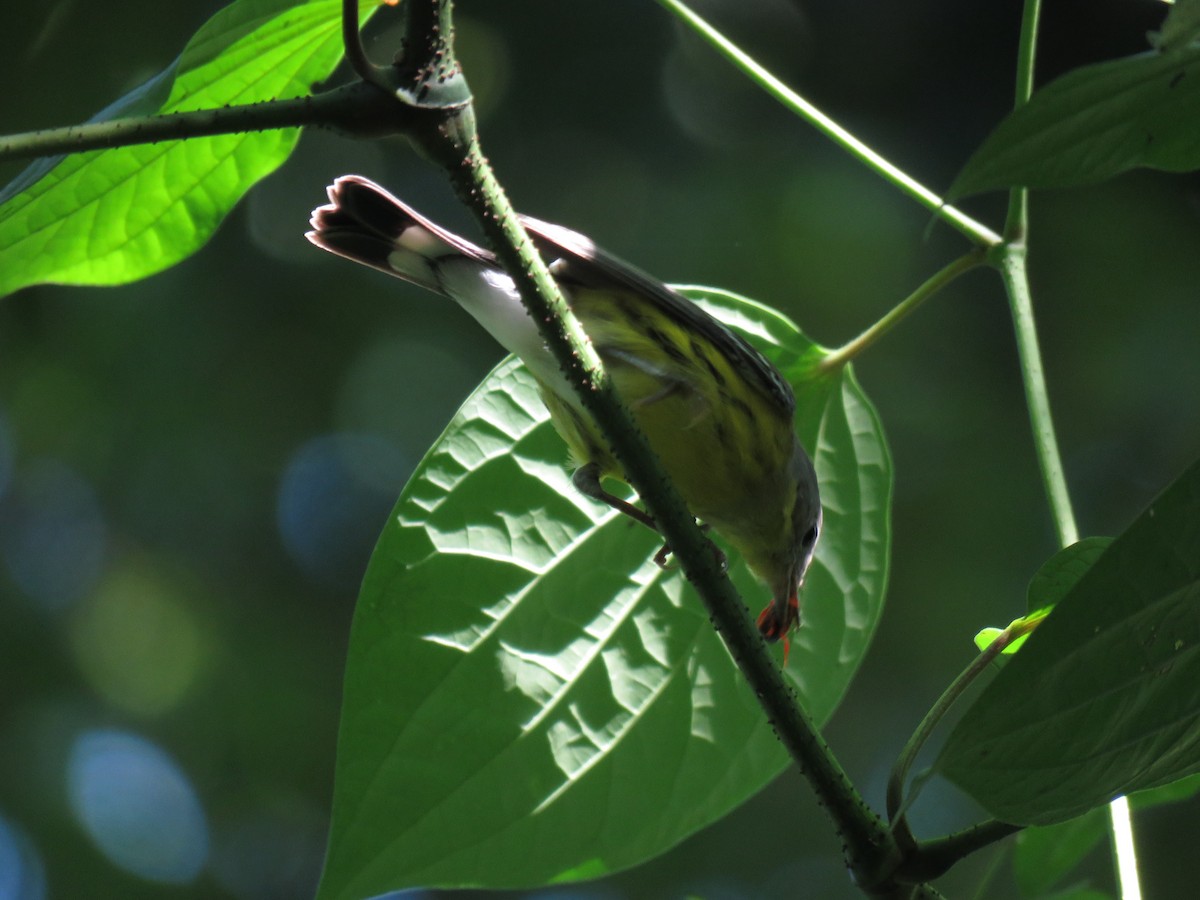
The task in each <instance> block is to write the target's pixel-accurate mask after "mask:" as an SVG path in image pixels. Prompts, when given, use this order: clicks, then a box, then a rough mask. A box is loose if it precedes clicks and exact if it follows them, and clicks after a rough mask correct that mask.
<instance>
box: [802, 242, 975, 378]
mask: <svg viewBox="0 0 1200 900" xmlns="http://www.w3.org/2000/svg"><path fill="white" fill-rule="evenodd" d="M985 260H986V255H985V253H984V251H983V250H982V249H980V248H975V249H974V250H971V251H970V252H968V253H965V254H963V255H962V256H960V257H959V258H958V259H956V260H954V261H953V262H951V263H950V264H949V265H947V266H945V267H944V268H942V269H941V270H940V271H938V272H935V273H934V274H933V275H932V276H931V277H930V278H929V279H927V280H926V281H925V283H924V284H922V285H921V286H920V287H918V288H917V289H916V290H915V291H913V292H912V293H911V294H909V295H908V296H907V297H905V298H904V299H903V300H901V301H900V302H899V303H897V304H896V305H895V306H894V307H892V309H891V310H890V311H889V312H888V313H887V314H886V315H884V316H883V318H881V319H880V320H879V321H877V322H876V323H875V324H873V325H872V326H871V327H870V328H868V329H867V330H866V331H864V332H863V333H862V334H860V335H859V336H858V337H856V338H854V339H853V340H851V341H848V342H846V343H845V344H843V345H842V346H840V347H838V348H837V349H836V350H833V351H832V352H830V353H829V354H827V355H826V356H825V357H824V358H823V359H822V360H821V361H820V362H819V363H818V364H817V371H818V372H829V371H832V370H834V369H838V368H841V367H842V366H844V365H845V364H846V363H848V362H850V360H852V359H854V358H855V357H856V356H858V354H859V353H861V352H862V351H864V350H866V349H867V348H868V347H870V346H871V345H872V344H874V343H875V342H876V341H877V340H879V339H880V338H881V337H883V336H884V335H885V334H887V333H888V332H889V331H891V330H892V329H893V328H894V327H895V326H896V325H898V324H899V323H900V322H901V321H902V320H903V319H904V318H905V317H907V316H908V314H909V313H911V312H913V311H914V310H916V308H917V307H918V306H920V305H921V304H922V303H924V302H925V301H926V300H928V299H929V298H930V297H932V296H933V295H934V294H936V293H937V292H938V291H940V290H941V289H942V288H944V287H946V286H947V285H948V284H950V282H952V281H954V279H956V278H958V277H959V276H960V275H963V274H965V273H967V272H969V271H971V270H972V269H974V268H975V267H976V266H978V265H981V264H982V263H983V262H984V261H985Z"/></svg>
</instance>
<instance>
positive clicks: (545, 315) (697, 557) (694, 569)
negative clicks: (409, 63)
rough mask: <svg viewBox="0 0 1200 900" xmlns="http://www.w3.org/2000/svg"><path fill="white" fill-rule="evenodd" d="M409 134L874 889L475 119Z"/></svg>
mask: <svg viewBox="0 0 1200 900" xmlns="http://www.w3.org/2000/svg"><path fill="white" fill-rule="evenodd" d="M408 5H409V8H410V16H411V18H410V20H409V25H410V32H409V34H408V37H407V39H406V47H407V48H410V49H411V48H413V47H422V48H423V49H424V51H425V52H426V53H427V54H429V55H430V56H431V57H433V58H437V59H440V60H441V61H442V62H443V63H444V64H449V63H450V61H451V60H453V58H454V57H453V47H452V44H451V42H450V40H449V37H448V36H449V29H448V28H446V27H445V24H446V23H445V20H444V19H443V18H441V17H435V15H434V13H435V12H444V11H446V10H448V8H449V5H450V4H449V3H448V2H443V0H424V2H416V0H410V3H409V4H408ZM435 18H436V19H437V21H438V23H439V30H438V35H439V36H440V38H441V40H442V42H443V43H442V45H441V46H440V48H438V49H437V50H436V51H434V50H431V48H429V47H428V46H427V45H423V44H420V43H419V41H420V36H419V35H417V34H414V33H412V31H411V28H412V27H413V24H414V23H415V22H417V21H419V20H422V19H423V20H424V21H427V22H428V21H433V20H435ZM455 65H456V64H455ZM412 136H413V137H414V138H415V139H416V140H417V142H418V144H419V146H420V149H421V150H422V151H423V152H424V153H425V154H426V155H427V156H429V157H430V158H432V159H434V160H436V161H438V162H439V164H440V165H441V166H442V167H443V168H444V169H445V171H446V174H447V176H448V177H449V179H450V180H451V182H452V183H453V185H454V187H455V189H456V191H457V192H458V194H459V196H460V198H461V199H462V201H463V203H464V205H466V206H467V207H468V208H469V209H470V211H471V212H472V214H473V215H474V216H475V218H476V220H477V222H478V224H479V227H480V228H481V229H482V230H483V232H484V233H485V234H486V236H487V238H488V242H489V244H490V245H491V247H492V249H493V250H494V251H495V253H496V256H497V258H498V259H499V261H500V262H501V263H502V264H503V266H504V268H505V270H506V271H507V272H508V273H509V275H510V276H511V277H512V278H513V281H514V282H515V284H516V287H517V290H518V291H519V293H520V295H521V299H522V301H523V302H524V303H525V306H526V309H527V310H528V312H529V314H530V316H532V318H533V319H534V321H535V322H536V323H537V324H538V328H539V331H540V332H541V335H542V337H543V338H544V340H545V341H546V345H547V347H548V348H549V349H550V351H551V352H552V353H553V354H554V356H555V358H556V359H557V360H558V362H559V365H560V366H561V367H562V370H563V372H564V374H565V375H566V377H567V379H568V381H569V382H570V384H571V386H572V388H574V389H575V390H576V392H577V394H578V396H579V398H580V399H581V401H582V402H583V404H584V406H585V408H586V409H587V410H588V412H589V413H590V414H591V415H592V416H593V417H594V418H595V420H596V422H597V424H598V425H599V426H600V429H601V431H602V432H603V433H604V435H605V437H606V438H607V439H608V441H609V442H610V444H611V446H612V448H613V451H614V453H615V454H616V456H617V458H618V460H619V461H620V463H621V466H622V468H623V470H624V472H625V474H626V476H627V477H628V480H629V482H630V483H631V484H632V485H633V487H634V489H635V490H636V491H637V493H638V496H639V497H641V499H642V501H643V502H644V503H645V504H646V507H647V508H648V509H649V511H650V513H651V515H652V516H653V517H654V520H655V522H656V523H657V524H658V526H659V527H660V529H661V530H662V533H663V536H664V537H665V539H666V541H667V543H668V544H669V545H670V547H671V550H672V552H673V553H674V554H675V555H676V557H677V558H678V559H679V561H680V563H681V565H682V566H683V570H684V573H685V574H686V575H687V577H688V579H689V580H690V581H691V582H692V584H693V586H694V587H695V588H696V591H697V593H698V594H699V595H700V598H701V600H702V601H703V603H704V605H705V608H706V609H707V610H708V612H709V614H710V616H711V617H712V620H713V624H714V627H715V628H716V629H717V630H718V631H719V633H720V634H721V636H722V638H723V639H724V641H725V644H726V646H727V647H728V649H729V652H730V654H731V656H732V657H733V660H734V661H735V663H736V664H737V665H738V667H739V668H740V670H741V671H742V674H743V675H744V676H745V678H746V680H747V681H748V682H749V684H750V687H751V689H752V690H753V691H754V692H755V694H756V695H757V696H758V697H759V698H760V701H761V703H762V705H763V708H764V709H765V710H766V712H767V715H768V717H769V719H770V720H771V722H772V723H773V724H774V727H775V730H776V732H777V733H778V734H779V737H780V739H781V740H782V741H783V743H784V745H785V746H786V747H787V749H788V751H789V752H790V753H791V755H792V757H793V759H795V760H796V762H797V763H798V764H799V765H800V767H801V769H802V770H803V771H804V774H805V776H806V777H807V778H808V780H809V782H810V783H811V784H812V787H813V790H814V791H815V792H816V794H817V797H818V799H819V800H820V802H821V804H822V805H823V806H824V807H825V808H826V809H827V810H828V811H829V813H830V815H831V816H832V817H833V819H834V821H835V824H836V826H837V828H838V831H839V833H840V834H841V836H842V838H843V840H844V842H845V845H846V856H847V862H848V864H849V865H850V867H851V868H852V870H853V871H854V872H855V875H856V880H857V882H858V884H859V885H860V887H863V888H864V889H871V888H873V887H875V886H877V885H881V884H885V883H887V882H889V881H890V874H891V872H892V871H893V870H894V869H895V867H896V866H897V865H898V863H899V858H898V854H897V851H896V847H895V843H894V841H893V840H892V839H891V836H890V834H889V833H888V831H887V829H886V828H885V827H884V825H883V823H882V822H881V821H880V820H879V818H878V817H877V816H876V815H875V814H874V813H873V812H872V811H871V810H870V808H869V807H867V805H866V804H865V802H864V801H863V800H862V798H861V797H860V796H859V795H858V793H857V792H856V791H855V790H854V788H853V786H852V785H851V784H850V781H849V779H848V778H847V776H846V774H845V772H844V771H843V769H842V768H841V766H840V765H839V764H838V762H837V760H836V759H835V758H834V757H833V754H832V753H831V752H830V751H829V748H828V746H827V745H826V744H825V742H824V740H823V739H822V737H821V735H820V733H819V732H818V731H817V728H816V726H815V725H814V724H813V722H812V720H811V719H810V718H809V717H808V715H807V714H806V713H805V712H804V710H802V709H801V708H800V706H799V704H798V703H797V702H796V699H795V693H794V691H793V689H792V688H791V687H790V686H789V685H788V684H787V682H786V681H785V680H784V677H783V674H782V672H781V671H780V669H779V667H778V666H777V665H776V663H775V661H774V659H773V658H772V657H771V655H770V653H769V652H768V650H767V647H766V645H765V644H764V642H763V640H762V637H761V635H759V633H758V630H757V629H756V628H755V627H754V625H753V623H752V622H751V620H750V617H749V616H748V615H747V612H746V606H745V603H744V602H743V601H742V599H741V598H740V597H739V596H738V594H737V592H736V590H735V589H734V588H733V585H732V584H731V583H730V582H729V579H728V578H727V577H726V575H725V574H724V572H723V571H722V570H721V567H720V565H719V563H718V562H717V560H716V558H715V557H714V554H713V553H712V550H711V547H710V545H709V543H708V540H707V539H706V538H705V537H704V535H703V534H702V533H701V531H700V529H699V527H698V526H697V525H696V521H695V519H694V518H693V516H692V515H691V513H690V512H689V511H688V509H687V507H686V506H685V505H684V504H683V501H682V500H681V499H680V498H679V496H678V494H677V492H676V491H675V489H674V486H673V485H672V484H671V482H670V479H669V478H668V476H667V474H666V473H665V472H664V471H663V469H662V466H661V465H660V464H659V462H658V460H657V458H656V457H655V456H654V454H653V452H652V451H651V450H650V448H649V446H648V445H647V444H646V440H645V437H644V436H643V435H642V434H641V432H640V431H639V430H638V429H637V427H636V425H635V424H634V423H633V421H632V419H631V417H630V415H629V412H628V410H627V409H626V408H625V407H624V405H623V404H622V402H621V400H620V398H619V396H618V395H617V393H616V391H615V390H614V388H613V387H612V384H611V382H610V381H609V380H608V378H607V377H606V374H605V372H604V370H603V366H602V365H601V363H600V360H599V358H598V357H597V356H596V353H595V351H594V350H593V349H592V347H591V345H590V343H589V342H588V341H587V339H586V335H585V334H584V332H583V329H582V328H581V327H580V325H579V323H578V321H577V320H576V319H575V317H574V315H573V314H572V313H571V311H570V309H569V308H568V307H567V305H566V302H565V301H564V299H563V298H562V295H561V294H560V292H559V290H558V286H557V285H556V284H555V283H554V280H553V279H552V278H551V276H550V274H549V272H548V271H547V270H546V267H545V264H544V263H543V262H542V260H541V259H540V258H539V257H538V255H537V253H536V251H535V250H534V248H533V246H532V244H531V242H530V241H529V238H528V236H527V235H526V234H525V232H524V230H523V229H522V228H521V226H520V223H519V222H518V220H517V218H516V214H515V213H514V211H513V209H512V207H511V205H510V204H509V201H508V198H507V196H506V195H505V193H504V191H503V189H502V188H501V186H500V185H499V183H498V182H497V181H496V178H495V175H494V174H493V172H492V170H491V168H490V166H489V165H488V163H487V161H486V160H485V158H484V156H483V153H482V151H481V149H480V145H479V142H478V139H477V136H476V134H475V132H474V128H473V121H468V119H467V116H466V111H465V110H464V111H462V112H455V113H453V114H450V115H448V116H447V117H446V118H445V120H444V121H443V122H442V123H441V124H440V125H439V127H437V128H434V129H428V130H426V129H422V130H420V131H418V132H415V133H414V134H413V135H412Z"/></svg>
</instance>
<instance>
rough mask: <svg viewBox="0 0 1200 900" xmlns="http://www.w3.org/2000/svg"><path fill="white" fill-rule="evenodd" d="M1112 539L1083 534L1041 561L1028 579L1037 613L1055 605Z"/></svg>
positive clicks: (1030, 604) (1031, 605) (1032, 606)
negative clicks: (1084, 535)
mask: <svg viewBox="0 0 1200 900" xmlns="http://www.w3.org/2000/svg"><path fill="white" fill-rule="evenodd" d="M1112 542H1113V539H1112V538H1110V537H1089V538H1084V539H1083V540H1081V541H1077V542H1076V543H1074V544H1072V545H1071V546H1070V547H1064V548H1063V549H1062V550H1059V551H1058V552H1057V553H1055V554H1054V555H1053V556H1052V557H1050V558H1049V559H1048V560H1046V561H1045V562H1044V563H1042V567H1041V568H1040V569H1038V570H1037V572H1035V573H1034V575H1033V578H1032V579H1031V580H1030V582H1029V599H1028V609H1029V611H1030V612H1031V613H1035V612H1038V611H1039V610H1043V609H1048V608H1049V607H1052V606H1054V605H1056V604H1057V603H1058V601H1060V600H1061V599H1062V598H1063V597H1065V596H1066V595H1067V594H1068V593H1069V592H1070V590H1071V588H1073V587H1075V585H1076V584H1077V583H1078V582H1079V579H1080V578H1082V577H1083V576H1084V574H1085V573H1086V572H1087V571H1088V570H1089V569H1090V568H1091V567H1092V566H1093V565H1095V563H1096V560H1097V559H1099V558H1100V554H1102V553H1103V552H1104V551H1105V549H1107V547H1108V546H1109V545H1110V544H1111V543H1112Z"/></svg>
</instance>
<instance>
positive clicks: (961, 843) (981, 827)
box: [901, 819, 1024, 880]
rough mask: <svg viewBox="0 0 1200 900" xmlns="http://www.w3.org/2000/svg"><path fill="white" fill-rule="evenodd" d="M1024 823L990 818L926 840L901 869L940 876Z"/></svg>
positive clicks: (915, 875) (921, 875) (929, 876)
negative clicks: (943, 835)
mask: <svg viewBox="0 0 1200 900" xmlns="http://www.w3.org/2000/svg"><path fill="white" fill-rule="evenodd" d="M1023 827H1024V826H1021V825H1011V824H1009V823H1008V822H998V821H996V820H995V819H990V820H989V821H987V822H981V823H979V824H978V825H972V826H971V827H970V828H967V829H965V830H963V831H956V832H955V833H954V834H948V835H946V836H945V837H940V838H934V839H933V840H931V841H922V842H921V843H920V845H919V846H918V848H917V852H916V853H915V854H914V855H913V856H911V857H910V858H909V859H908V860H906V862H905V866H904V868H903V869H902V870H901V871H902V873H903V874H904V875H906V876H909V877H911V878H914V879H921V880H926V879H932V878H937V877H938V876H939V875H944V874H945V873H946V872H948V871H949V870H950V869H951V868H952V867H953V866H954V864H955V863H957V862H959V861H960V860H962V859H964V858H966V857H968V856H970V855H971V854H972V853H975V852H976V851H977V850H982V849H983V848H984V847H987V846H988V845H990V844H994V843H996V841H1002V840H1004V839H1005V838H1006V837H1010V836H1012V835H1014V834H1016V833H1017V832H1018V831H1020V830H1021V829H1022V828H1023Z"/></svg>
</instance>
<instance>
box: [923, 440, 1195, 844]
mask: <svg viewBox="0 0 1200 900" xmlns="http://www.w3.org/2000/svg"><path fill="white" fill-rule="evenodd" d="M1198 508H1200V463H1197V464H1193V466H1192V467H1191V468H1190V469H1189V470H1188V471H1187V472H1185V473H1184V474H1183V475H1182V476H1180V478H1179V479H1178V480H1177V481H1175V483H1174V484H1172V485H1171V486H1170V487H1169V488H1168V489H1167V490H1166V491H1164V492H1163V494H1161V495H1160V496H1159V497H1158V498H1157V499H1156V500H1155V501H1154V503H1153V504H1152V505H1151V506H1150V507H1149V508H1148V509H1147V510H1146V511H1145V512H1144V513H1143V514H1142V515H1141V516H1140V517H1139V518H1138V519H1137V520H1136V521H1135V522H1134V523H1133V525H1132V526H1130V528H1129V529H1128V530H1127V531H1126V532H1125V533H1124V534H1123V535H1121V536H1120V537H1119V538H1117V539H1116V540H1115V541H1114V542H1113V543H1112V544H1111V545H1110V546H1109V547H1108V549H1107V550H1105V551H1104V553H1103V554H1101V556H1100V557H1099V559H1097V560H1096V562H1095V564H1094V565H1093V566H1092V567H1091V568H1090V569H1089V570H1088V571H1087V572H1086V573H1085V574H1084V575H1083V576H1082V577H1081V578H1080V579H1079V581H1078V582H1077V583H1076V584H1075V586H1074V587H1073V588H1071V589H1070V590H1069V591H1068V593H1067V595H1066V596H1065V597H1064V598H1063V599H1062V600H1061V601H1060V602H1059V603H1058V605H1057V606H1056V607H1055V608H1054V610H1053V612H1051V613H1050V615H1049V616H1048V617H1047V618H1046V620H1045V621H1044V622H1043V623H1042V624H1041V626H1040V627H1039V628H1038V629H1037V631H1035V632H1034V634H1033V635H1032V637H1030V639H1029V641H1028V642H1027V643H1026V645H1025V647H1024V649H1023V650H1022V651H1021V652H1020V653H1018V654H1017V655H1016V656H1015V657H1014V658H1013V659H1012V661H1011V662H1009V664H1008V665H1007V666H1006V667H1005V668H1004V669H1003V670H1001V671H1000V673H999V674H998V675H997V676H996V679H995V680H994V681H993V682H992V683H991V684H990V685H989V686H988V687H987V689H985V690H984V691H983V693H982V694H981V695H980V697H979V699H978V700H977V701H976V703H975V704H974V705H973V706H972V707H971V708H970V709H969V710H968V711H967V713H966V714H965V715H964V716H963V718H962V719H961V720H960V722H959V723H958V725H957V726H956V727H955V729H954V731H953V733H952V734H951V735H950V737H949V739H948V741H947V743H946V746H945V747H944V748H943V750H942V753H941V756H940V758H939V760H938V768H939V769H940V770H941V771H942V772H943V773H944V774H945V775H946V777H947V778H949V779H951V780H952V781H954V782H955V783H956V784H958V785H959V786H960V787H961V788H962V789H963V790H965V791H966V792H967V793H969V794H971V796H973V797H974V798H975V799H976V800H977V801H979V803H980V804H982V805H983V806H984V807H985V808H986V809H987V810H988V811H989V812H990V813H991V814H992V815H994V816H995V817H996V818H998V819H1001V820H1002V821H1005V822H1013V823H1016V824H1038V825H1046V824H1052V823H1054V822H1060V821H1064V820H1066V819H1069V818H1072V817H1074V816H1077V815H1079V814H1081V813H1083V812H1086V811H1087V810H1089V809H1091V808H1092V807H1094V806H1097V805H1099V804H1101V803H1105V802H1107V801H1109V800H1111V799H1112V798H1114V797H1116V796H1118V795H1120V794H1126V793H1129V792H1131V791H1135V790H1141V789H1145V788H1152V787H1157V786H1159V785H1163V784H1167V783H1169V782H1172V781H1176V780H1177V779H1180V778H1183V777H1184V776H1187V775H1191V774H1193V773H1195V772H1197V771H1198V770H1200V692H1198V691H1196V689H1195V686H1196V684H1200V652H1198V651H1200V516H1197V509H1198Z"/></svg>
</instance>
